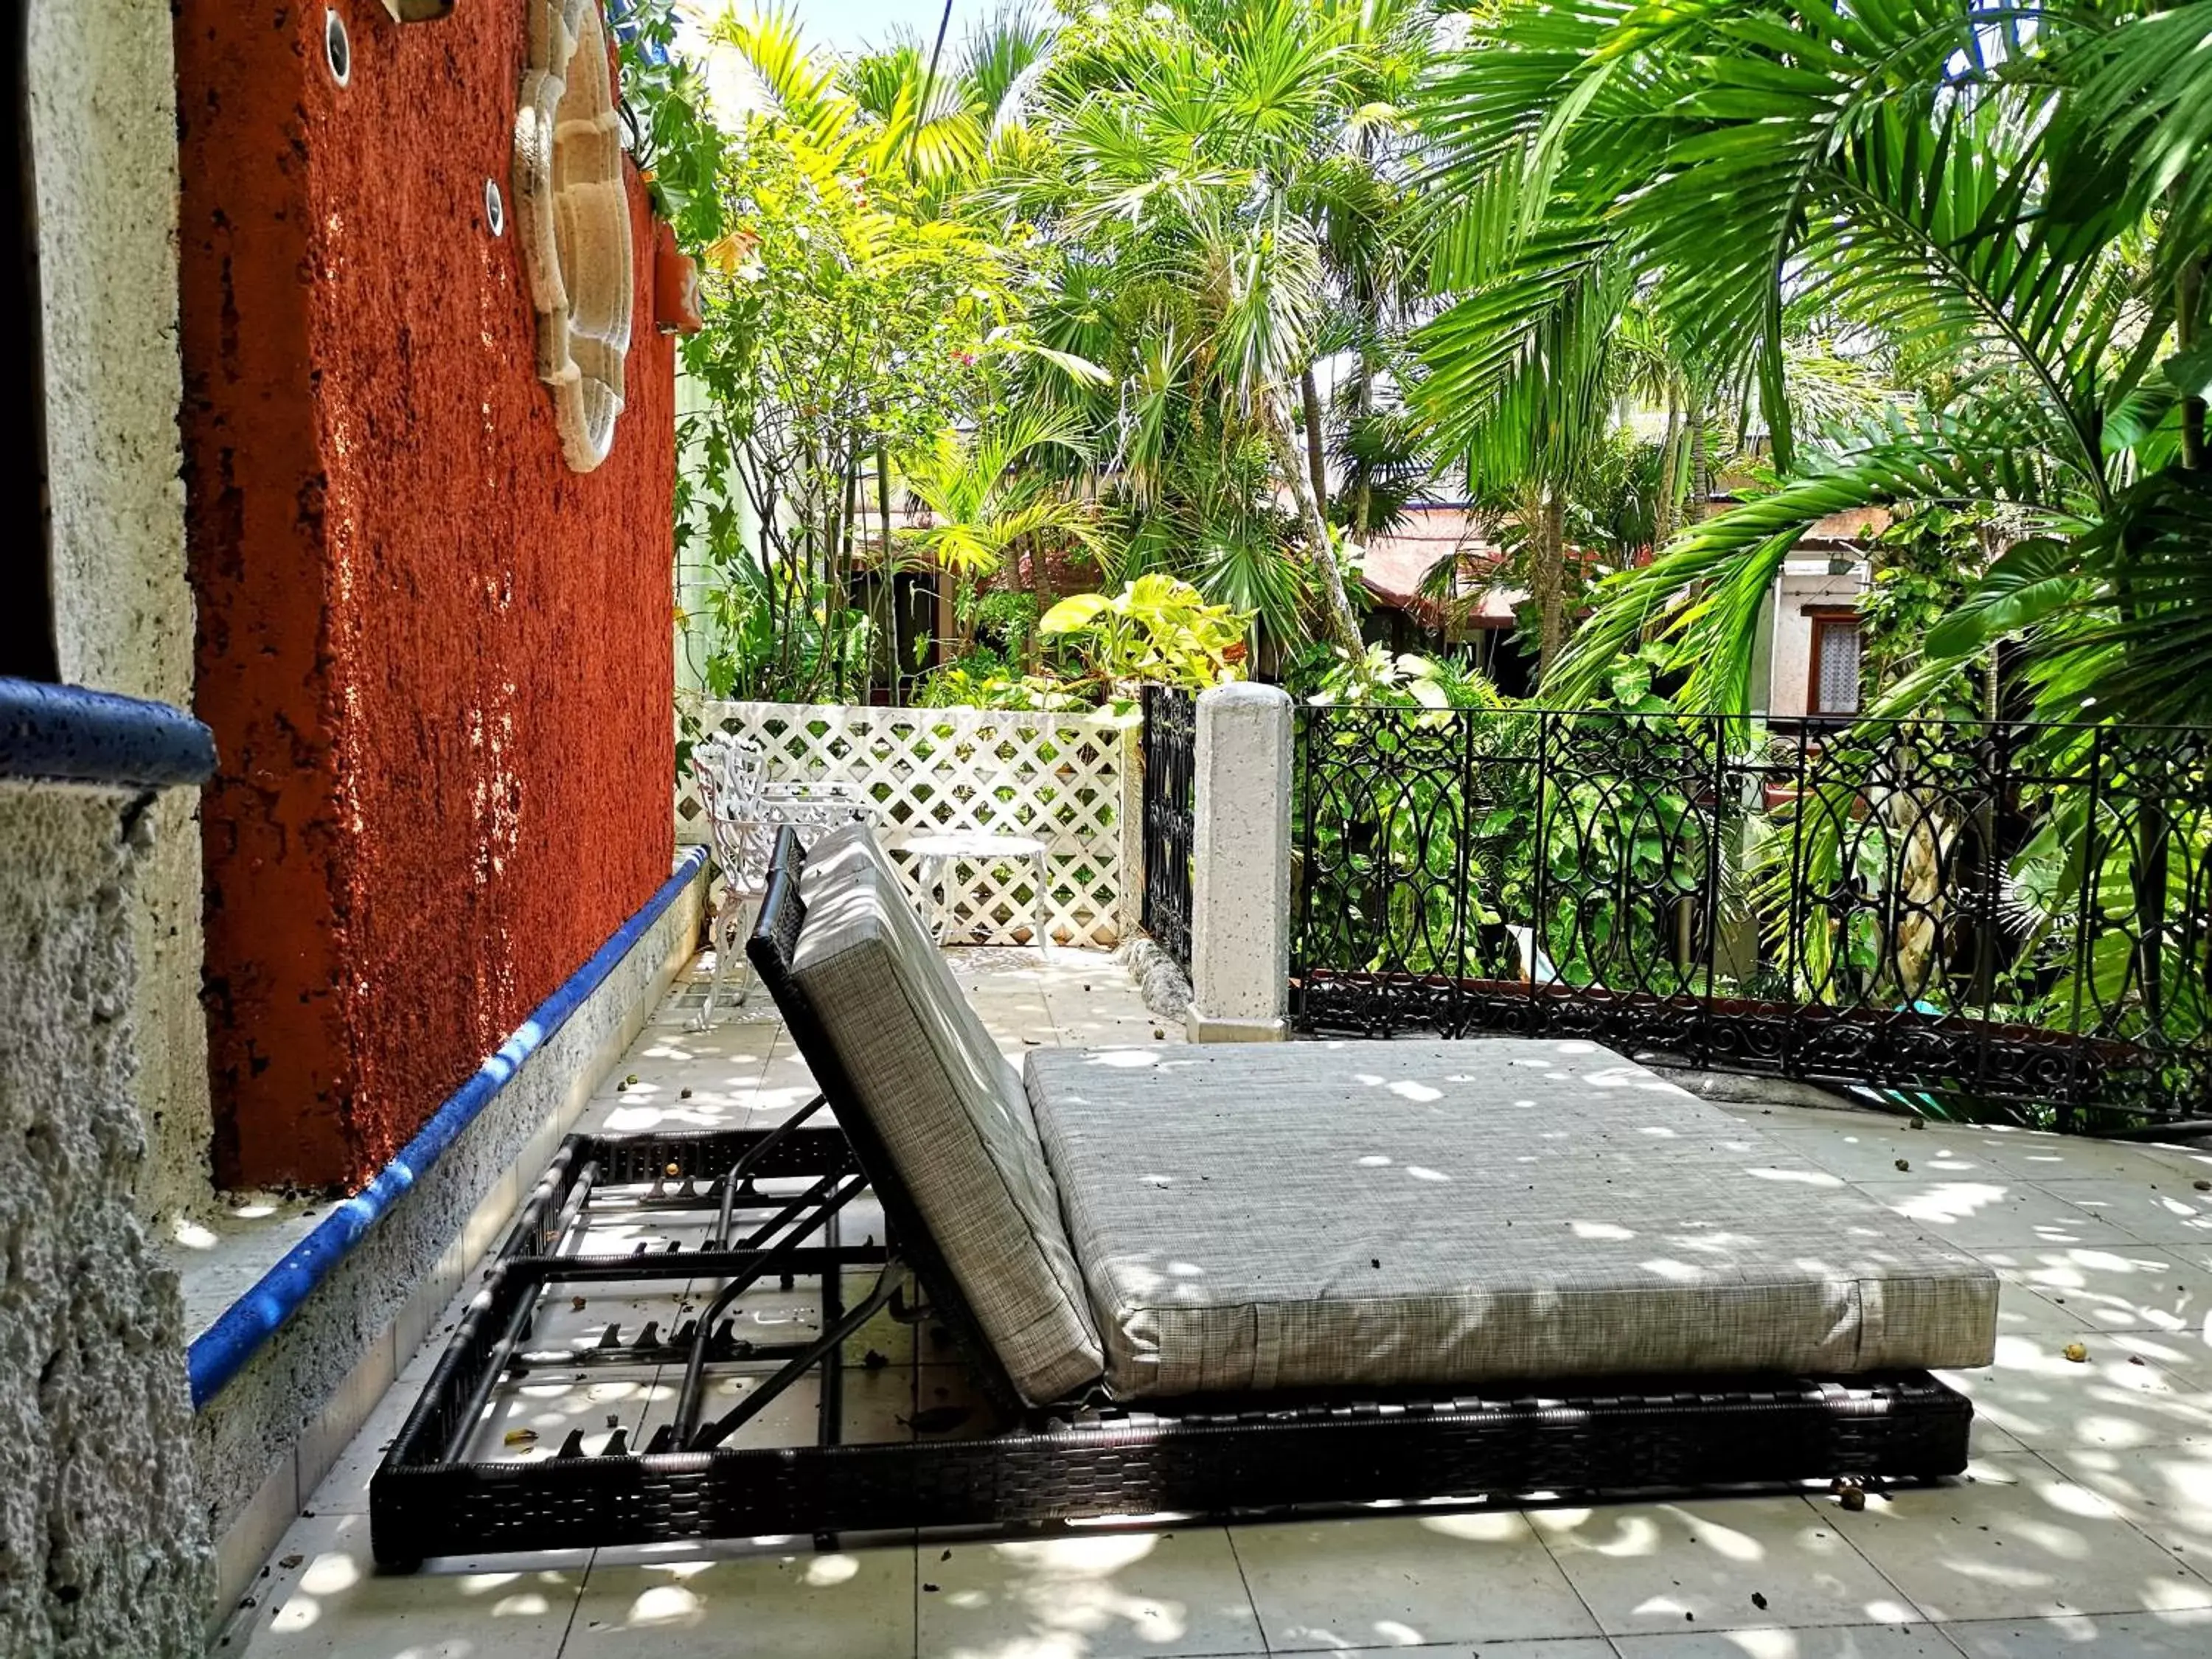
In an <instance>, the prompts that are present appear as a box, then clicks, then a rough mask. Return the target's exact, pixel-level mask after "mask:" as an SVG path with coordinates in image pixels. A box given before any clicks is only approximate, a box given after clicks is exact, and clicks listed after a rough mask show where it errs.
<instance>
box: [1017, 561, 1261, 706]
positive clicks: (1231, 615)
mask: <svg viewBox="0 0 2212 1659" xmlns="http://www.w3.org/2000/svg"><path fill="white" fill-rule="evenodd" d="M1250 625H1251V618H1250V617H1249V616H1244V615H1241V614H1239V613H1238V612H1237V611H1232V610H1231V609H1230V608H1229V607H1228V606H1227V605H1208V604H1207V603H1206V599H1205V596H1204V595H1202V594H1201V593H1200V592H1199V591H1198V590H1197V589H1196V588H1194V587H1193V586H1191V585H1190V584H1189V583H1188V582H1185V581H1178V580H1176V579H1175V578H1174V577H1172V576H1164V575H1158V574H1153V575H1147V576H1139V577H1138V578H1137V580H1134V581H1133V582H1130V583H1128V584H1127V585H1126V586H1124V587H1123V588H1122V589H1121V592H1118V593H1115V594H1111V595H1109V594H1105V593H1077V594H1074V595H1073V596H1072V597H1070V598H1067V599H1062V600H1061V601H1060V603H1059V604H1058V605H1054V606H1053V608H1052V609H1051V610H1050V611H1047V612H1046V613H1045V614H1044V616H1043V617H1042V619H1041V620H1040V621H1039V622H1038V623H1037V632H1038V634H1039V635H1042V637H1043V638H1045V639H1048V640H1056V641H1060V642H1061V643H1062V644H1063V645H1064V646H1065V647H1067V648H1068V649H1069V650H1071V651H1072V652H1073V653H1074V655H1075V656H1076V658H1077V659H1078V660H1079V662H1080V663H1081V664H1082V671H1083V673H1082V677H1083V678H1085V679H1088V680H1091V681H1092V682H1094V683H1097V684H1101V685H1125V684H1133V683H1137V682H1146V683H1150V684H1158V685H1177V686H1182V687H1184V688H1186V689H1188V690H1204V689H1205V688H1206V687H1207V686H1209V685H1218V684H1223V683H1224V682H1225V681H1229V680H1233V679H1238V678H1242V677H1243V662H1244V656H1245V652H1246V649H1247V647H1246V644H1245V641H1246V636H1247V633H1248V631H1249V628H1250Z"/></svg>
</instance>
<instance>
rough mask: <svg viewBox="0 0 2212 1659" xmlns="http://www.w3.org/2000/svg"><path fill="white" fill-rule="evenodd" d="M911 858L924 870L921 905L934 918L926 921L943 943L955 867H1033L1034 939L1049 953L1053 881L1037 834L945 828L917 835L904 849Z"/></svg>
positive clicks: (1031, 905) (1031, 913) (950, 921)
mask: <svg viewBox="0 0 2212 1659" xmlns="http://www.w3.org/2000/svg"><path fill="white" fill-rule="evenodd" d="M900 850H902V851H903V852H906V853H909V854H912V855H913V856H914V857H915V859H916V860H919V861H920V864H921V893H922V900H923V902H924V903H926V904H927V905H928V906H930V907H931V909H932V911H933V915H932V916H930V917H929V918H927V920H928V921H929V923H930V933H931V936H932V937H933V938H934V939H936V940H937V942H938V943H939V945H942V944H944V943H945V930H946V929H947V928H948V927H951V923H952V911H953V908H954V899H953V894H952V888H951V878H952V873H953V870H954V868H955V866H958V865H961V864H1011V863H1013V862H1014V861H1015V860H1027V861H1028V863H1029V866H1030V902H1029V913H1030V917H1029V919H1030V939H1032V940H1033V941H1034V942H1035V943H1036V946H1037V948H1038V949H1039V950H1041V951H1042V950H1049V949H1050V948H1051V947H1052V939H1051V938H1050V936H1049V935H1048V933H1047V932H1046V930H1045V916H1046V908H1045V890H1046V888H1047V886H1048V884H1049V883H1050V882H1051V879H1052V875H1051V870H1050V867H1049V866H1048V863H1047V861H1046V859H1045V847H1044V843H1043V842H1041V841H1039V840H1037V839H1036V837H1035V836H1000V835H994V834H993V833H992V832H991V831H989V830H987V829H955V830H946V831H943V832H940V833H939V834H937V835H933V836H913V837H911V838H909V839H908V841H907V842H906V843H905V844H904V846H903V847H902V848H901V849H900Z"/></svg>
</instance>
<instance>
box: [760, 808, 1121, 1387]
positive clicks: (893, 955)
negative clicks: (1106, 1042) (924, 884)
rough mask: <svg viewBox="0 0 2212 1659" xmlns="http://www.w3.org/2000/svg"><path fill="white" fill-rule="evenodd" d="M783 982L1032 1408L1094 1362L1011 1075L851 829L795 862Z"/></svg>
mask: <svg viewBox="0 0 2212 1659" xmlns="http://www.w3.org/2000/svg"><path fill="white" fill-rule="evenodd" d="M801 890H802V893H803V895H804V896H805V901H806V919H805V925H804V927H801V929H800V931H799V943H798V946H797V948H796V950H795V951H794V952H793V961H792V977H793V979H794V980H795V981H797V982H798V985H799V989H800V990H801V991H802V992H804V993H805V996H806V998H807V1000H808V1001H809V1002H810V1003H811V1005H812V1007H813V1009H814V1012H815V1015H816V1017H817V1019H818V1021H819V1022H820V1024H821V1025H822V1028H823V1035H824V1036H826V1037H827V1038H828V1039H829V1043H830V1045H831V1046H832V1048H834V1049H835V1050H836V1054H837V1056H838V1058H839V1060H841V1061H842V1063H843V1065H844V1067H845V1070H846V1072H847V1073H848V1075H849V1076H850V1078H851V1079H852V1083H853V1087H854V1090H855V1091H856V1092H857V1098H856V1099H854V1100H853V1101H850V1102H848V1101H844V1100H839V1101H836V1102H835V1103H834V1104H835V1106H836V1109H837V1110H838V1111H839V1112H841V1113H842V1112H845V1111H848V1110H852V1109H857V1110H860V1111H863V1112H865V1113H866V1114H867V1116H868V1121H869V1122H870V1123H871V1124H872V1126H873V1127H874V1129H875V1132H876V1134H877V1135H878V1138H879V1139H881V1140H882V1141H883V1143H884V1150H885V1151H886V1152H888V1153H889V1154H890V1158H891V1160H892V1162H893V1163H894V1164H896V1167H897V1169H898V1172H899V1174H900V1176H902V1178H903V1180H904V1182H905V1184H906V1187H907V1188H908V1191H909V1192H910V1193H911V1194H912V1195H913V1198H914V1201H915V1208H917V1209H918V1210H919V1211H920V1212H921V1218H922V1219H923V1221H924V1222H925V1223H926V1224H927V1226H928V1228H929V1231H930V1236H931V1237H932V1238H933V1239H934V1240H935V1242H936V1244H937V1248H938V1249H939V1251H940V1252H942V1254H943V1255H944V1257H945V1265H946V1267H949V1268H950V1269H951V1273H952V1275H953V1277H954V1278H955V1279H957V1280H958V1282H959V1285H960V1289H961V1291H962V1292H963V1294H964V1295H965V1296H966V1297H967V1299H968V1303H969V1306H970V1307H971V1308H972V1309H973V1310H975V1318H976V1322H977V1323H978V1324H980V1325H981V1327H982V1329H983V1334H984V1335H985V1336H986V1337H987V1338H988V1339H989V1340H990V1343H991V1346H992V1347H993V1348H994V1350H995V1351H996V1352H997V1353H998V1356H999V1359H1000V1363H1001V1364H1003V1365H1004V1366H1005V1367H1006V1373H1007V1376H1008V1377H1009V1379H1010V1380H1011V1381H1012V1383H1013V1384H1014V1386H1015V1387H1016V1388H1017V1389H1019V1390H1020V1391H1021V1394H1022V1396H1023V1398H1024V1399H1025V1400H1028V1401H1030V1402H1031V1403H1033V1404H1035V1403H1042V1402H1043V1401H1050V1400H1055V1399H1057V1398H1059V1397H1060V1395H1064V1394H1066V1393H1067V1392H1069V1391H1070V1390H1072V1389H1078V1388H1080V1387H1081V1386H1082V1385H1084V1384H1085V1383H1091V1382H1094V1381H1096V1380H1097V1376H1098V1374H1099V1371H1100V1369H1101V1366H1102V1364H1103V1358H1102V1354H1101V1352H1100V1345H1099V1340H1098V1333H1097V1328H1095V1327H1094V1326H1093V1325H1092V1323H1091V1311H1090V1306H1089V1303H1088V1301H1087V1299H1086V1298H1085V1294H1084V1288H1083V1279H1082V1275H1081V1273H1079V1271H1078V1270H1077V1268H1076V1266H1075V1258H1074V1255H1073V1253H1072V1251H1071V1250H1070V1249H1069V1247H1068V1242H1067V1234H1066V1231H1065V1230H1064V1228H1063V1227H1062V1225H1061V1223H1060V1199H1059V1195H1058V1194H1057V1193H1056V1192H1055V1191H1054V1187H1053V1179H1052V1172H1051V1170H1050V1169H1049V1168H1048V1166H1047V1165H1046V1164H1045V1161H1044V1154H1043V1152H1042V1149H1041V1148H1040V1146H1038V1144H1037V1133H1036V1121H1035V1120H1034V1119H1033V1118H1031V1116H1030V1109H1029V1103H1028V1101H1027V1100H1026V1098H1024V1095H1023V1092H1022V1086H1021V1079H1019V1077H1018V1076H1017V1075H1016V1073H1015V1072H1014V1069H1013V1067H1012V1066H1009V1065H1008V1064H1007V1063H1006V1060H1005V1059H1004V1058H1002V1057H1001V1056H1000V1053H999V1050H998V1048H997V1046H996V1045H995V1044H994V1043H993V1042H992V1041H991V1037H990V1034H989V1033H988V1032H987V1031H986V1030H984V1029H983V1025H982V1022H981V1020H979V1019H977V1018H976V1017H975V1011H974V1010H973V1009H971V1008H970V1007H969V1006H968V999H967V998H966V997H964V996H963V995H962V994H960V987H959V986H958V985H957V983H956V982H955V981H954V980H953V978H952V975H951V972H950V971H949V970H948V969H946V967H945V959H944V957H943V955H942V953H941V952H939V950H938V949H937V947H936V945H935V944H934V943H933V941H932V940H931V939H930V938H929V936H928V934H927V932H926V931H925V930H924V929H923V927H922V925H921V921H920V919H919V918H917V917H916V916H915V914H914V911H913V908H911V907H910V906H909V905H908V902H907V898H906V894H905V891H904V890H903V888H902V886H901V885H900V883H899V878H898V873H897V872H896V871H895V870H894V869H893V868H892V867H891V866H890V861H889V860H887V859H886V858H885V857H884V854H883V852H882V851H881V849H879V848H878V847H877V845H876V843H875V838H874V836H872V834H871V833H870V831H869V829H868V828H867V826H866V825H865V824H854V825H851V826H849V827H848V828H846V829H838V830H835V831H832V832H830V833H829V834H827V835H825V836H822V837H821V838H820V839H819V840H818V841H817V842H815V843H814V845H813V847H812V848H811V851H810V853H809V854H808V859H807V866H806V874H805V882H804V884H803V886H802V889H801Z"/></svg>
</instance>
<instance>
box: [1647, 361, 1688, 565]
mask: <svg viewBox="0 0 2212 1659" xmlns="http://www.w3.org/2000/svg"><path fill="white" fill-rule="evenodd" d="M1681 447H1682V401H1681V399H1680V398H1679V397H1678V396H1677V395H1676V393H1675V386H1674V377H1673V376H1672V375H1671V374H1670V375H1669V376H1668V379H1667V432H1666V435H1665V436H1664V437H1662V438H1661V439H1660V441H1659V501H1658V504H1657V506H1656V508H1655V509H1654V510H1653V512H1652V514H1651V546H1652V550H1654V551H1655V552H1656V551H1657V550H1659V549H1660V548H1662V547H1664V546H1666V545H1667V544H1668V542H1671V541H1673V540H1674V523H1675V515H1676V514H1677V513H1679V512H1680V510H1681V506H1682V459H1681V453H1680V451H1681Z"/></svg>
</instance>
